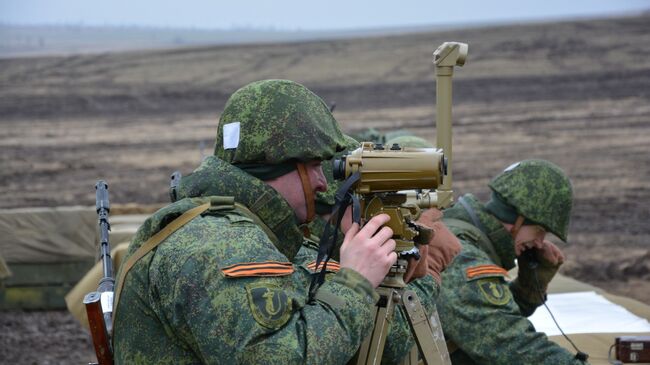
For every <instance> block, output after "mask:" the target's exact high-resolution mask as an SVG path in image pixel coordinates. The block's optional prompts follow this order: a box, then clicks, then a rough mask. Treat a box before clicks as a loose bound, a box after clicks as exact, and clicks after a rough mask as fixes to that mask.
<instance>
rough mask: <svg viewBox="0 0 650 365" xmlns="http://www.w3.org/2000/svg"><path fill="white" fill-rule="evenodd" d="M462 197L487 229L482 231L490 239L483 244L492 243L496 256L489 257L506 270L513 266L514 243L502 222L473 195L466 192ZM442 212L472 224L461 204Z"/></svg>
mask: <svg viewBox="0 0 650 365" xmlns="http://www.w3.org/2000/svg"><path fill="white" fill-rule="evenodd" d="M463 199H464V200H465V201H466V202H467V203H468V204H469V206H470V208H471V209H473V210H474V212H475V213H476V216H477V218H478V219H479V220H480V221H481V223H482V224H483V227H485V230H486V231H487V232H483V233H485V235H486V236H487V237H488V238H489V239H490V242H486V243H485V244H490V245H492V247H493V248H494V250H493V251H494V252H496V254H497V256H498V257H490V259H492V260H493V261H494V262H495V263H497V264H498V265H499V266H501V267H503V268H504V269H506V270H510V269H512V268H513V267H515V258H516V256H515V243H514V241H513V239H512V236H511V235H510V232H508V231H507V230H506V229H505V228H504V227H503V224H501V222H500V221H499V220H498V219H497V218H496V217H495V216H493V215H492V214H490V213H489V212H488V211H487V210H486V209H485V207H484V205H483V204H482V203H481V202H479V201H478V199H476V197H475V196H474V195H472V194H466V195H464V196H463ZM444 214H445V217H446V218H456V219H460V220H463V221H465V222H467V223H470V224H472V225H474V223H473V222H472V218H471V217H470V215H469V214H468V213H467V211H466V210H465V208H464V207H463V206H462V205H461V204H455V205H454V206H453V207H451V208H449V209H446V210H445V211H444ZM478 248H481V247H478ZM483 251H486V250H483ZM489 251H492V250H487V252H486V253H488V255H489Z"/></svg>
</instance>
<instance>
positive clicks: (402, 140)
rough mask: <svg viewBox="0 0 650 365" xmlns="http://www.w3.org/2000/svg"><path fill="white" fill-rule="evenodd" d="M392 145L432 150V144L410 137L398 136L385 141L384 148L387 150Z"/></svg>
mask: <svg viewBox="0 0 650 365" xmlns="http://www.w3.org/2000/svg"><path fill="white" fill-rule="evenodd" d="M393 144H398V145H400V147H414V148H433V144H432V143H431V142H429V141H427V140H426V139H424V138H420V137H418V136H410V135H405V136H399V137H395V138H391V139H389V140H388V141H386V146H388V147H389V148H390V146H392V145H393Z"/></svg>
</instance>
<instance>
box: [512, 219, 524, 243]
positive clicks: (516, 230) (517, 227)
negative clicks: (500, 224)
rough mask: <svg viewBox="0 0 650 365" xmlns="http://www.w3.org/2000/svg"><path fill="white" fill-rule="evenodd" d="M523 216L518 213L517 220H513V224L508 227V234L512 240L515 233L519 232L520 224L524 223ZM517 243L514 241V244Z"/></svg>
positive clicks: (514, 237) (515, 235)
mask: <svg viewBox="0 0 650 365" xmlns="http://www.w3.org/2000/svg"><path fill="white" fill-rule="evenodd" d="M525 219H526V218H524V216H523V215H518V216H517V220H516V221H515V224H514V225H513V226H512V228H510V235H511V236H512V240H513V241H515V240H516V238H517V235H518V234H519V230H520V229H521V226H523V225H524V220H525ZM516 244H517V243H516V242H515V245H516Z"/></svg>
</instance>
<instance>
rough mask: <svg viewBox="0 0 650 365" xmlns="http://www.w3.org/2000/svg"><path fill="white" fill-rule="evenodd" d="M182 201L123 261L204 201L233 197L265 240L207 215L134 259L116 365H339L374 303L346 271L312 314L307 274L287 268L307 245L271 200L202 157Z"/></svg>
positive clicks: (162, 214)
mask: <svg viewBox="0 0 650 365" xmlns="http://www.w3.org/2000/svg"><path fill="white" fill-rule="evenodd" d="M179 195H180V197H181V198H184V199H181V200H179V201H177V202H176V203H173V204H171V205H169V206H167V207H165V208H163V209H161V210H159V211H158V212H156V213H155V214H154V215H153V216H152V217H150V218H149V219H147V221H146V222H145V223H144V225H143V226H142V227H140V229H139V230H138V232H137V234H136V236H135V238H134V240H133V242H132V243H131V245H130V247H129V253H128V254H127V259H128V256H129V255H132V254H133V253H134V252H135V250H136V249H137V248H138V247H140V246H141V245H142V244H143V242H145V241H146V240H147V239H148V238H149V237H151V236H152V235H154V234H155V233H156V232H158V231H160V230H161V229H162V228H163V227H164V226H166V225H167V224H168V223H169V222H170V221H171V220H173V219H175V218H176V217H177V216H179V215H180V214H181V213H183V212H185V211H187V210H189V209H191V208H193V207H195V206H196V205H198V204H201V203H202V202H203V201H206V200H207V199H206V198H205V197H209V196H214V195H222V196H224V195H227V196H233V197H234V198H235V200H236V201H237V202H239V203H241V204H243V205H245V206H246V207H248V208H249V209H250V210H251V211H252V212H254V213H255V215H256V217H257V218H259V219H260V220H261V221H262V222H263V224H264V225H265V226H266V227H264V228H266V229H267V230H265V229H262V227H261V225H260V224H256V223H255V222H254V220H253V219H251V217H249V216H247V215H242V214H238V213H237V212H236V211H231V210H228V209H225V210H224V209H210V210H208V211H207V212H206V213H204V214H203V215H202V216H199V217H197V218H195V219H193V220H192V221H190V222H189V223H187V224H186V225H185V226H183V227H182V228H180V229H179V230H177V231H176V232H175V233H173V234H172V235H170V236H169V237H168V238H167V239H166V240H165V241H164V242H163V243H162V244H161V245H160V246H158V247H157V248H156V249H155V250H154V251H152V252H150V253H149V254H147V255H146V256H144V257H143V258H142V259H140V260H139V261H138V262H137V263H136V264H135V265H134V267H133V268H132V269H131V271H130V272H129V274H128V276H127V277H126V280H125V283H124V287H123V291H122V295H121V300H120V302H119V304H118V306H117V308H116V318H115V327H114V338H113V341H114V342H113V344H114V349H115V363H116V364H197V363H210V364H234V363H244V364H297V363H309V364H342V363H345V362H347V361H348V360H349V359H350V358H351V357H352V356H353V355H354V353H355V352H356V350H357V348H358V347H359V345H360V344H361V342H362V340H363V339H364V338H365V337H366V336H367V335H368V334H369V331H370V329H371V326H372V322H373V317H372V310H373V307H374V304H375V302H376V300H377V299H378V296H377V294H376V292H375V291H374V289H373V288H372V286H371V285H370V283H369V282H368V281H367V280H366V279H365V278H364V277H362V276H361V275H360V274H358V273H357V272H355V271H354V270H350V269H345V268H344V269H341V270H340V271H338V272H337V273H336V274H334V275H332V276H331V278H330V279H329V280H327V282H326V283H325V284H324V285H323V286H322V287H321V289H320V290H321V291H323V292H325V293H328V295H326V296H325V297H330V298H337V300H336V301H335V303H329V302H325V301H319V300H317V301H316V302H315V303H307V297H308V294H307V291H308V287H309V280H310V276H309V273H308V272H307V271H306V270H302V269H300V268H299V267H296V266H295V265H293V264H292V262H291V261H292V260H294V258H295V255H296V253H297V252H298V250H299V249H300V247H301V245H302V239H303V237H302V234H301V231H300V230H299V228H298V227H297V225H296V223H295V216H294V214H293V211H292V210H291V209H290V207H289V206H288V204H287V203H286V201H285V200H284V199H282V198H281V196H280V195H279V194H277V192H275V190H273V189H272V188H271V187H270V186H268V185H266V184H264V183H263V182H262V181H260V180H257V179H254V178H252V177H251V176H250V175H247V174H246V173H244V172H242V171H241V170H239V169H237V168H235V167H233V166H232V165H229V164H227V163H225V162H223V161H221V160H219V159H218V158H216V157H208V158H207V159H206V160H205V161H204V162H203V163H202V164H201V166H200V167H199V168H198V169H197V170H196V171H195V172H194V173H193V174H191V175H188V176H187V177H184V178H183V179H182V180H181V184H180V186H179ZM202 197H203V198H202ZM268 230H270V231H272V232H271V233H268ZM270 235H271V236H275V237H274V238H277V239H276V240H274V239H272V238H271V237H270ZM274 241H275V242H274Z"/></svg>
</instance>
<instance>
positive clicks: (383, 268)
mask: <svg viewBox="0 0 650 365" xmlns="http://www.w3.org/2000/svg"><path fill="white" fill-rule="evenodd" d="M389 220H390V217H389V216H388V215H387V214H380V215H377V216H375V217H373V218H372V219H370V220H369V221H368V222H367V223H366V224H365V225H364V226H363V228H361V229H359V225H358V224H356V223H355V224H353V225H352V227H350V229H349V230H348V231H347V232H346V234H345V239H344V240H343V245H342V246H341V267H347V268H350V269H353V270H355V271H357V272H358V273H359V274H361V275H363V276H364V277H365V278H366V279H368V281H370V283H371V284H372V286H373V287H375V288H376V287H377V286H379V284H380V283H381V282H382V281H383V280H384V277H385V276H386V274H387V273H388V270H389V269H390V267H391V266H392V265H393V264H394V263H395V261H397V254H396V253H395V252H394V250H395V240H393V239H392V238H391V237H392V236H393V230H392V229H390V228H389V227H382V225H384V224H385V223H387V222H388V221H389Z"/></svg>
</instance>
